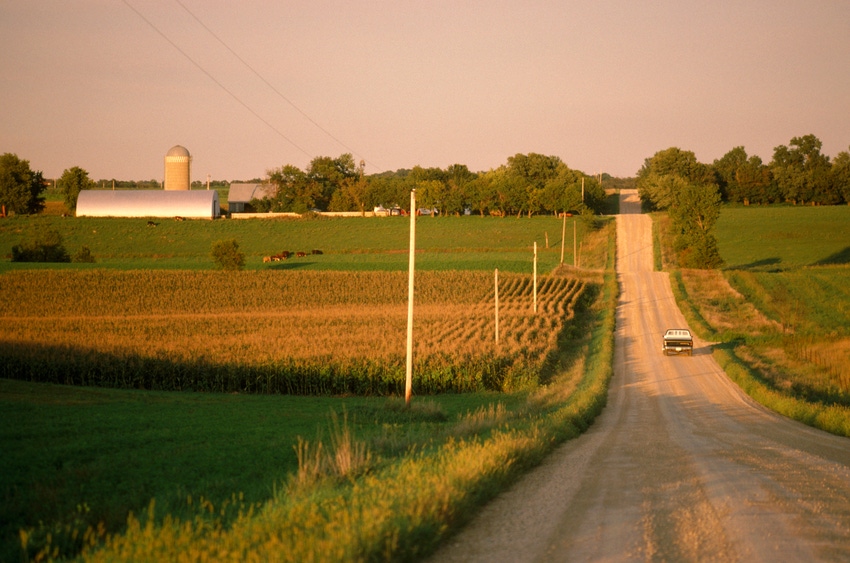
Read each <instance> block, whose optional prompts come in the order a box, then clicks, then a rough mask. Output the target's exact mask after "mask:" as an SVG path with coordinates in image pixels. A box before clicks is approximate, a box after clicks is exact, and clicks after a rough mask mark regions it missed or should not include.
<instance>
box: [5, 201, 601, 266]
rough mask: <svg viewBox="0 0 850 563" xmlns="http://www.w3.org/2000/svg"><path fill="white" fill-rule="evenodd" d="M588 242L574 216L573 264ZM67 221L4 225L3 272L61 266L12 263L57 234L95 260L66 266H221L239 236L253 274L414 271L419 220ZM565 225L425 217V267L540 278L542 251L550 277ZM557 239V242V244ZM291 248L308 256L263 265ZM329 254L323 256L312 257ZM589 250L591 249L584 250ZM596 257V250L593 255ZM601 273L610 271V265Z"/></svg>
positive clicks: (569, 234) (421, 236)
mask: <svg viewBox="0 0 850 563" xmlns="http://www.w3.org/2000/svg"><path fill="white" fill-rule="evenodd" d="M573 221H575V222H576V231H577V236H578V242H579V244H580V245H581V243H583V242H584V241H585V240H586V239H587V238H588V236H589V234H591V233H592V232H593V230H592V229H589V228H588V225H587V224H586V223H585V222H584V221H582V220H581V219H577V218H571V219H569V220H568V223H569V224H568V228H567V230H566V237H565V238H566V244H565V245H564V262H565V263H567V264H572V263H573V258H574V257H573V248H574V246H576V245H574V244H573V225H572V222H573ZM154 222H155V223H156V224H157V225H156V226H155V227H152V226H148V223H147V220H146V219H126V218H86V217H81V218H71V217H66V218H63V217H61V216H55V215H44V216H38V217H11V218H8V219H4V220H3V221H0V257H5V259H4V260H0V272H2V271H5V270H10V269H31V268H55V267H60V266H58V265H56V264H50V265H35V264H19V263H12V262H10V260H9V257H10V256H11V252H12V247H13V246H14V245H16V244H20V243H21V241H23V240H25V239H26V238H27V237H30V236H32V233H33V232H35V231H36V230H37V229H39V228H41V229H44V228H49V229H55V230H56V231H58V232H59V233H60V235H61V236H62V238H63V242H64V244H65V247H66V248H67V250H68V252H69V254H71V255H72V256H73V255H74V254H75V253H76V252H77V251H78V250H79V249H80V248H81V247H83V246H87V247H88V248H89V250H90V251H91V253H92V255H93V256H94V257H95V259H96V260H97V262H96V263H95V264H69V265H64V266H61V267H66V268H104V267H105V268H120V269H142V268H144V269H150V268H153V269H213V268H214V267H215V264H214V263H213V260H212V258H211V257H210V249H211V246H212V243H213V242H215V241H218V240H229V239H234V240H236V241H237V243H238V244H239V249H240V251H241V252H243V253H244V254H245V257H246V268H247V269H281V270H285V269H317V270H326V269H338V270H387V271H392V270H406V269H407V267H408V249H409V240H410V239H409V233H410V221H409V219H408V218H405V217H362V218H305V219H220V220H216V221H205V220H186V221H177V220H175V219H154ZM562 229H563V222H562V219H558V218H556V217H552V216H548V217H532V218H526V217H522V218H516V217H505V218H497V217H480V216H469V217H419V218H418V219H417V221H416V249H417V266H418V268H420V269H426V270H445V269H462V270H492V269H494V268H499V269H501V270H504V271H512V272H530V271H531V268H532V261H533V250H532V249H533V246H534V243H535V242H536V243H537V247H538V268H539V271H540V272H547V271H551V270H552V269H553V268H554V267H556V266H557V265H558V264H559V263H560V257H561V247H560V243H561V233H562ZM547 242H548V245H547ZM284 250H288V251H291V252H306V253H308V256H307V257H306V258H301V259H294V258H293V259H290V260H288V261H286V262H275V263H272V264H265V263H263V257H264V256H271V255H275V254H278V253H280V252H282V251H284ZM313 250H320V251H321V252H322V254H321V255H314V254H311V252H312V251H313ZM582 250H583V249H582ZM585 254H587V253H585ZM593 267H597V268H602V267H604V264H600V265H596V266H593Z"/></svg>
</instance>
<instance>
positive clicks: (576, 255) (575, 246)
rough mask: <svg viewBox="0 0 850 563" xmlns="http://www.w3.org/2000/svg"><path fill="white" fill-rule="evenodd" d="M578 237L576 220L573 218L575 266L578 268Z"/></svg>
mask: <svg viewBox="0 0 850 563" xmlns="http://www.w3.org/2000/svg"><path fill="white" fill-rule="evenodd" d="M577 258H578V238H577V237H576V220H575V219H573V267H574V268H578V261H577Z"/></svg>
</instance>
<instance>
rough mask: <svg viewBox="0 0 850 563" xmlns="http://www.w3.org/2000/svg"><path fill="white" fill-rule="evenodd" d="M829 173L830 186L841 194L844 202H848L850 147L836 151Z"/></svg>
mask: <svg viewBox="0 0 850 563" xmlns="http://www.w3.org/2000/svg"><path fill="white" fill-rule="evenodd" d="M830 173H831V176H832V179H831V182H832V186H833V187H834V188H835V190H836V191H838V192H839V193H840V194H841V197H842V198H843V199H844V203H847V204H850V149H848V150H846V151H841V152H840V153H838V155H837V156H836V157H835V160H833V161H832V170H831V171H830Z"/></svg>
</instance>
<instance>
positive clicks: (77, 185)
mask: <svg viewBox="0 0 850 563" xmlns="http://www.w3.org/2000/svg"><path fill="white" fill-rule="evenodd" d="M93 187H94V182H93V181H91V180H90V179H89V173H88V172H86V171H85V170H83V169H82V168H80V167H78V166H74V167H73V168H68V169H66V170H65V171H64V172H62V176H61V177H60V178H59V188H60V189H61V190H62V193H63V194H64V196H65V207H67V208H68V211H73V210H74V209H76V208H77V197H79V195H80V192H81V191H82V190H90V189H92V188H93Z"/></svg>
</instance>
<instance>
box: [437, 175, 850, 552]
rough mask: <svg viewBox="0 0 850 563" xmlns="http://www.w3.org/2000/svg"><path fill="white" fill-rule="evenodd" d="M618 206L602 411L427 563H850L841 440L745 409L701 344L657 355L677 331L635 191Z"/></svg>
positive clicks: (847, 479)
mask: <svg viewBox="0 0 850 563" xmlns="http://www.w3.org/2000/svg"><path fill="white" fill-rule="evenodd" d="M620 209H621V213H623V215H620V216H619V217H618V218H617V221H618V223H617V236H618V243H617V244H618V247H617V249H618V250H617V251H618V259H617V272H618V277H619V282H620V291H621V294H620V302H619V305H618V310H617V334H616V346H615V368H614V369H615V370H614V378H613V379H612V383H611V389H610V394H609V402H608V406H607V407H606V409H605V411H604V412H603V414H602V415H601V416H600V417H599V418H598V419H597V421H596V422H595V423H594V425H593V426H592V427H591V429H590V430H589V431H588V432H587V433H585V434H584V435H583V436H581V437H580V438H578V439H576V440H573V441H571V442H569V443H567V444H565V445H564V446H563V447H561V448H560V449H559V450H557V451H556V452H555V453H554V454H553V455H551V456H550V457H549V458H548V459H547V461H546V462H545V463H544V464H543V465H542V466H541V467H540V468H538V469H537V470H535V471H534V472H532V473H531V474H529V475H528V476H527V477H525V478H523V480H521V481H520V482H519V483H517V484H516V486H514V487H513V488H512V489H511V490H509V491H507V492H505V493H504V494H502V495H500V496H499V497H498V498H497V499H495V500H494V501H493V502H492V503H490V504H489V505H488V506H487V507H486V508H485V509H484V510H482V512H481V514H480V515H479V516H478V517H477V518H476V519H475V520H474V521H473V522H472V523H471V524H470V525H469V526H468V527H467V528H465V529H464V530H463V531H462V532H460V533H459V534H458V535H457V536H455V537H454V538H452V539H451V540H450V541H449V542H448V543H447V545H446V546H445V547H444V548H443V549H442V550H440V551H439V552H438V553H437V554H436V555H435V557H434V558H433V560H434V561H482V562H483V561H487V562H492V561H511V562H514V561H630V560H632V561H645V560H658V561H747V562H750V561H807V562H808V561H816V560H824V561H850V439H847V438H839V437H836V436H832V435H829V434H826V433H824V432H820V431H817V430H813V429H811V428H809V427H806V426H803V425H801V424H798V423H796V422H793V421H790V420H788V419H785V418H783V417H780V416H778V415H775V414H773V413H770V412H767V411H766V410H765V409H763V408H762V407H760V406H758V405H756V404H754V403H753V402H752V401H751V400H749V398H747V397H746V396H745V395H743V394H742V393H741V392H740V391H739V389H738V388H737V387H736V386H735V385H734V384H732V383H731V382H730V381H729V380H728V379H727V377H726V375H725V374H724V373H723V371H722V370H721V369H720V367H719V366H718V365H717V363H716V362H715V361H714V359H713V358H712V356H711V353H710V350H709V348H708V346H707V345H706V344H705V343H704V342H700V341H697V342H696V348H695V352H694V356H693V357H688V356H681V357H675V356H673V357H666V356H664V355H663V354H661V335H662V334H663V332H664V330H666V329H667V328H671V327H684V326H686V324H685V321H684V319H683V318H682V316H681V314H680V312H679V310H678V308H677V307H676V304H675V301H674V300H673V296H672V293H671V290H670V283H669V279H668V277H667V274H665V273H658V272H653V271H652V241H651V234H650V232H651V222H650V219H649V217H647V216H642V215H640V214H639V213H640V204H639V202H638V198H637V193H636V192H634V191H630V192H626V193H624V194H623V195H622V196H621V207H620Z"/></svg>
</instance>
